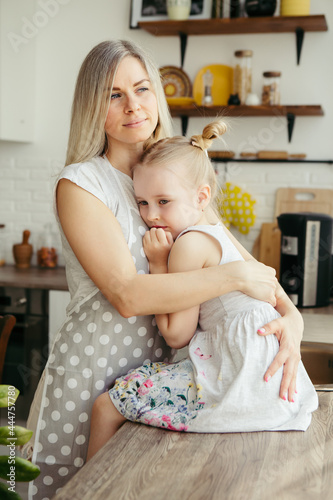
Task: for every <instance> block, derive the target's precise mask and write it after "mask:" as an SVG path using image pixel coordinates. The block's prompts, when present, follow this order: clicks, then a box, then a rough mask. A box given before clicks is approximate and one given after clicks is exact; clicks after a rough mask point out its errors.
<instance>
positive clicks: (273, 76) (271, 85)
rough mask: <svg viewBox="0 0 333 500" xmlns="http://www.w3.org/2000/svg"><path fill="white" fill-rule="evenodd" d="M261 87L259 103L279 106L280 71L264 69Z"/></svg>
mask: <svg viewBox="0 0 333 500" xmlns="http://www.w3.org/2000/svg"><path fill="white" fill-rule="evenodd" d="M263 77H264V84H263V87H262V95H261V103H262V104H264V105H266V106H274V105H275V106H279V104H280V77H281V73H280V71H265V72H264V73H263Z"/></svg>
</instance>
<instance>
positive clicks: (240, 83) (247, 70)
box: [233, 50, 253, 104]
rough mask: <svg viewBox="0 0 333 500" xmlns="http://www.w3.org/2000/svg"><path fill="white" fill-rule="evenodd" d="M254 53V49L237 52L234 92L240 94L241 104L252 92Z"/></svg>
mask: <svg viewBox="0 0 333 500" xmlns="http://www.w3.org/2000/svg"><path fill="white" fill-rule="evenodd" d="M252 55H253V52H252V50H236V52H235V65H234V84H233V94H238V97H239V99H240V103H241V104H245V101H246V98H247V96H248V94H250V93H251V92H252Z"/></svg>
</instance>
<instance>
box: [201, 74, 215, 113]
mask: <svg viewBox="0 0 333 500" xmlns="http://www.w3.org/2000/svg"><path fill="white" fill-rule="evenodd" d="M202 80H203V90H204V92H203V97H202V105H203V106H212V105H213V97H212V85H213V74H212V73H211V71H209V69H207V71H206V72H205V73H204V74H203V77H202Z"/></svg>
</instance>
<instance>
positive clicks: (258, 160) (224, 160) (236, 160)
mask: <svg viewBox="0 0 333 500" xmlns="http://www.w3.org/2000/svg"><path fill="white" fill-rule="evenodd" d="M209 158H210V160H212V161H213V162H215V163H229V162H233V163H325V164H326V165H333V160H305V159H304V160H302V159H301V158H300V159H291V160H282V159H280V160H279V159H273V158H272V159H270V160H269V159H261V158H251V159H249V158H220V157H214V151H211V154H210V155H209Z"/></svg>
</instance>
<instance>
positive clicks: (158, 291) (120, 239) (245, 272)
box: [57, 179, 276, 317]
mask: <svg viewBox="0 0 333 500" xmlns="http://www.w3.org/2000/svg"><path fill="white" fill-rule="evenodd" d="M57 207H58V214H59V219H60V222H61V225H62V228H63V231H64V233H65V235H66V238H67V240H68V242H69V244H70V245H71V247H72V249H73V252H74V253H75V255H76V257H77V259H78V260H79V262H80V264H81V265H82V267H83V268H84V270H85V271H86V273H87V274H88V276H89V277H90V278H91V279H92V281H93V282H94V283H95V284H96V286H97V287H98V288H99V289H100V290H101V292H102V293H103V295H104V296H105V297H106V298H107V299H108V300H109V301H110V302H111V303H112V304H113V305H114V307H115V308H116V309H117V310H118V311H119V312H120V314H122V315H123V316H124V317H130V316H134V315H146V314H160V313H167V312H176V311H180V310H183V309H189V308H190V307H193V306H195V305H198V304H200V303H201V302H203V301H206V300H209V299H211V298H214V297H217V296H219V295H223V294H225V293H227V292H231V291H234V290H240V291H243V292H244V293H246V294H248V295H251V296H252V297H255V298H258V299H262V300H266V301H268V302H270V303H272V304H273V305H275V287H276V279H275V271H274V270H273V269H272V268H269V267H267V266H264V265H263V264H260V263H256V262H253V263H245V262H243V263H242V264H243V265H242V266H240V263H239V262H238V263H234V262H233V263H230V264H225V265H224V266H219V267H214V268H208V269H200V270H197V271H191V272H187V273H173V274H137V271H136V268H135V265H134V262H133V259H132V256H131V253H130V251H129V248H128V246H127V243H126V241H125V238H124V236H123V233H122V230H121V228H120V225H119V223H118V221H117V220H116V218H115V217H114V215H113V214H112V212H111V211H110V210H109V209H108V208H107V207H106V205H104V203H102V202H101V201H100V200H98V199H97V198H96V197H95V196H93V195H92V194H90V193H88V192H87V191H85V190H84V189H82V188H80V187H78V186H77V185H76V184H74V183H72V182H71V181H69V180H67V179H61V180H60V181H59V183H58V189H57Z"/></svg>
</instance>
